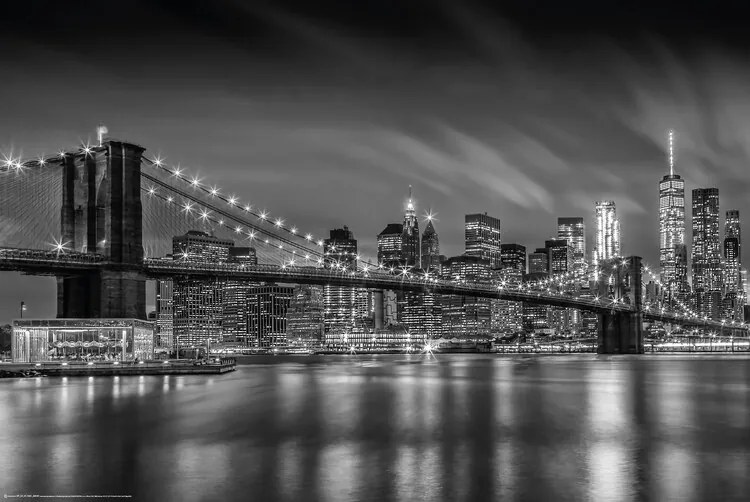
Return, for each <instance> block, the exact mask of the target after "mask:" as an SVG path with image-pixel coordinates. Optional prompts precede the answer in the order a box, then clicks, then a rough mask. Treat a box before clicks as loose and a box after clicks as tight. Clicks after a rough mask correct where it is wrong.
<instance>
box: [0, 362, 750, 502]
mask: <svg viewBox="0 0 750 502" xmlns="http://www.w3.org/2000/svg"><path fill="white" fill-rule="evenodd" d="M254 361H259V362H260V361H262V360H254ZM274 362H276V363H277V364H252V365H246V366H240V368H239V369H238V371H236V372H235V373H232V374H228V375H224V376H222V377H212V378H210V379H206V378H205V377H200V376H171V377H166V376H164V377H160V376H155V377H115V378H101V377H97V378H72V377H71V378H63V379H60V378H36V379H22V380H2V381H0V402H2V403H3V405H2V406H0V424H3V426H2V427H0V473H2V474H1V475H0V489H2V490H3V492H4V493H37V494H106V493H110V494H132V495H133V496H134V500H164V501H167V500H207V501H208V500H263V501H274V500H289V501H292V500H294V501H296V500H313V501H314V500H326V501H327V500H342V501H348V500H373V501H389V500H408V501H411V500H498V499H500V498H502V499H503V500H591V501H600V500H681V501H683V500H686V501H690V500H746V497H747V494H748V493H749V492H750V481H748V477H747V473H748V472H750V432H749V431H748V423H749V421H748V416H750V397H749V395H750V389H749V388H748V377H749V376H750V359H749V358H744V357H742V356H733V357H691V356H687V357H686V356H659V355H649V356H645V357H621V358H617V357H603V356H595V355H570V356H569V355H566V356H542V357H539V356H501V357H493V356H478V355H438V359H437V361H435V360H433V359H430V360H427V359H426V358H425V357H424V356H387V357H385V356H355V357H327V358H317V359H315V358H288V359H281V358H276V359H274Z"/></svg>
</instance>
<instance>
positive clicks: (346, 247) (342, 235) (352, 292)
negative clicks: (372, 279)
mask: <svg viewBox="0 0 750 502" xmlns="http://www.w3.org/2000/svg"><path fill="white" fill-rule="evenodd" d="M357 253H358V250H357V240H356V239H355V238H354V233H353V232H352V231H351V230H349V228H348V227H346V226H345V227H344V228H336V229H333V230H331V231H330V236H329V237H328V238H327V239H325V240H324V241H323V255H324V266H325V267H326V268H335V269H342V270H354V269H356V267H357ZM356 302H357V290H356V288H351V287H346V286H332V285H330V284H326V285H325V286H324V287H323V309H324V310H323V312H324V326H325V331H326V332H328V331H336V332H338V331H342V332H343V331H350V330H352V329H354V327H355V326H356V324H357V317H358V315H357V308H356Z"/></svg>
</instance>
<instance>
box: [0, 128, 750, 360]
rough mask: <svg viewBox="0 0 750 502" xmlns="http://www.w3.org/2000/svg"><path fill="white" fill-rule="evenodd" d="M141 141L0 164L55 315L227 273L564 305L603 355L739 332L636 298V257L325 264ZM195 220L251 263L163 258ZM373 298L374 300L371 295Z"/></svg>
mask: <svg viewBox="0 0 750 502" xmlns="http://www.w3.org/2000/svg"><path fill="white" fill-rule="evenodd" d="M145 151H146V149H145V148H144V147H142V146H139V145H136V144H133V143H128V142H124V141H118V140H114V139H107V140H104V141H102V142H101V143H100V144H99V145H97V146H91V145H83V146H81V147H80V148H76V149H72V150H63V151H60V152H58V153H57V154H55V155H50V156H43V157H39V158H37V159H33V160H24V159H22V158H14V157H13V156H7V157H6V158H5V160H4V162H3V163H2V165H0V169H1V172H0V180H1V181H2V186H1V187H0V196H1V197H2V202H0V216H1V217H2V225H3V228H2V232H1V233H0V246H3V247H2V248H0V270H6V271H19V272H22V273H24V274H32V275H50V276H55V277H56V278H57V313H58V317H60V318H102V319H110V318H115V319H116V318H135V319H145V318H146V281H147V280H149V279H164V278H192V279H222V278H224V279H226V278H231V279H236V280H247V281H258V282H272V283H291V284H318V285H337V286H349V287H357V288H367V289H369V290H373V291H375V292H376V294H375V299H376V303H377V299H378V298H380V301H381V302H382V294H380V295H378V294H377V293H378V292H382V291H384V290H394V291H404V292H407V291H410V292H431V293H434V294H441V295H460V296H472V297H481V298H494V299H500V300H509V301H518V302H525V303H528V304H539V305H549V306H555V307H567V308H575V309H581V310H588V311H591V312H595V313H596V314H597V315H598V317H599V323H598V324H599V329H598V351H599V352H600V353H612V354H616V353H642V352H643V350H644V349H643V322H644V321H661V322H664V323H668V324H671V325H680V326H685V327H691V328H697V329H705V330H721V331H722V332H724V333H736V334H737V335H743V336H746V335H747V329H748V326H747V325H746V324H742V323H739V322H736V321H733V320H724V321H721V320H711V319H707V318H705V317H701V316H699V315H697V314H696V313H695V312H693V311H692V310H691V309H690V307H689V306H687V305H684V304H682V303H680V302H672V303H671V304H670V305H666V304H661V303H658V302H645V301H644V294H643V290H644V284H643V280H642V277H643V275H644V273H648V268H647V267H646V266H645V265H644V264H643V263H642V260H641V258H640V257H638V256H628V257H623V258H618V259H613V260H607V261H602V262H600V263H598V264H597V268H596V269H595V270H594V271H593V274H591V275H592V276H593V277H594V279H595V284H596V288H595V289H594V291H593V292H594V294H593V295H591V294H589V295H586V296H583V295H580V294H576V293H572V292H571V290H570V288H566V287H565V286H566V284H567V283H568V282H570V281H576V280H581V277H580V276H579V275H577V274H576V273H566V274H562V275H559V276H553V277H549V278H547V279H544V280H539V281H535V282H529V283H524V284H521V285H509V284H503V283H500V284H497V285H488V284H484V283H481V284H480V283H474V282H469V281H466V280H460V279H457V280H444V279H440V278H438V277H436V276H435V275H434V274H430V273H418V272H416V271H414V270H410V269H407V268H403V269H392V268H386V267H384V266H383V265H381V264H377V263H372V262H371V261H367V260H365V259H364V258H362V257H357V261H356V263H355V266H343V265H342V266H339V265H336V266H330V264H327V263H326V262H325V260H324V253H323V249H322V246H323V241H322V240H321V239H318V238H317V237H315V236H313V235H312V234H310V233H303V232H301V231H300V230H298V229H297V227H295V226H293V225H291V224H289V223H286V222H285V221H284V220H282V219H280V218H273V217H271V216H270V215H269V214H268V213H267V212H265V211H261V210H258V209H257V208H255V207H253V206H252V205H250V204H246V203H245V202H244V201H245V200H249V199H243V198H240V197H238V196H236V195H231V194H226V193H223V192H222V191H221V190H220V189H218V188H217V187H216V186H214V185H211V184H210V183H207V182H206V181H204V180H201V179H199V178H197V177H191V176H190V175H189V174H187V173H186V172H185V171H183V170H182V169H181V168H179V167H173V166H168V165H167V164H166V163H165V162H164V161H162V160H161V159H159V158H158V157H149V156H147V155H145ZM196 224H200V225H204V226H207V227H210V228H211V229H212V230H215V231H217V232H222V233H224V234H227V235H229V234H231V235H232V236H233V237H234V238H235V239H237V240H241V241H243V242H247V243H248V244H249V245H252V246H254V247H255V248H256V249H257V250H258V255H259V262H261V263H262V264H259V265H252V266H251V265H247V264H241V263H236V264H235V263H204V262H196V261H191V259H190V257H189V256H184V257H180V256H172V257H170V258H163V256H165V255H166V254H167V252H168V249H169V247H168V240H169V239H171V237H172V236H174V235H177V234H179V233H181V232H184V231H186V230H188V229H190V228H194V227H195V225H196ZM375 308H378V305H377V304H376V306H375Z"/></svg>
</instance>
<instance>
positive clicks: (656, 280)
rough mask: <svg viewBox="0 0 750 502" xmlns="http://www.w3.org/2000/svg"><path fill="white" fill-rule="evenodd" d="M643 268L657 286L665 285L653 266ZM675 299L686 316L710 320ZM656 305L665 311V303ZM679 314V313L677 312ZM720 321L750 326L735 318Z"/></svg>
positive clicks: (726, 323)
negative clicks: (653, 270)
mask: <svg viewBox="0 0 750 502" xmlns="http://www.w3.org/2000/svg"><path fill="white" fill-rule="evenodd" d="M643 268H644V270H645V271H646V273H647V274H648V275H649V278H650V279H651V280H652V281H653V282H654V284H656V285H657V286H659V289H661V288H662V287H663V284H662V282H661V280H660V279H659V278H658V277H657V276H656V275H655V274H654V273H653V272H652V270H651V268H650V267H648V266H647V265H644V267H643ZM674 301H675V303H676V304H677V305H678V306H679V307H680V308H681V309H682V310H683V315H684V317H686V318H688V319H691V320H694V321H698V322H700V321H708V320H709V319H708V316H707V315H704V316H703V317H701V316H700V315H699V314H698V313H697V312H695V311H694V310H692V309H691V308H690V307H689V306H688V305H685V303H684V302H682V301H681V300H680V299H679V298H674ZM656 307H657V308H659V309H660V310H661V313H662V314H663V313H664V306H663V305H662V306H658V305H657V306H656ZM648 310H650V308H649V305H647V306H646V311H648ZM677 314H678V315H679V313H677ZM720 322H721V324H723V325H729V326H737V327H741V328H748V327H750V325H748V324H746V323H743V322H737V321H736V320H734V319H731V320H728V319H721V321H720Z"/></svg>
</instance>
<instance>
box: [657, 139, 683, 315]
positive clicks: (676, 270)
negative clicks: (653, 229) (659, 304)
mask: <svg viewBox="0 0 750 502" xmlns="http://www.w3.org/2000/svg"><path fill="white" fill-rule="evenodd" d="M674 164H675V163H674V133H673V132H672V131H669V174H667V175H665V176H664V177H663V178H662V180H661V181H660V182H659V267H660V269H659V281H660V282H661V283H662V284H663V285H664V287H663V288H662V294H663V295H664V299H665V300H666V301H667V302H668V304H670V305H674V300H675V299H677V300H679V301H681V302H684V301H685V299H686V298H687V295H688V292H689V287H688V277H687V246H686V244H685V181H684V180H683V179H682V178H681V177H680V176H679V175H678V174H675V173H674Z"/></svg>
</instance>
